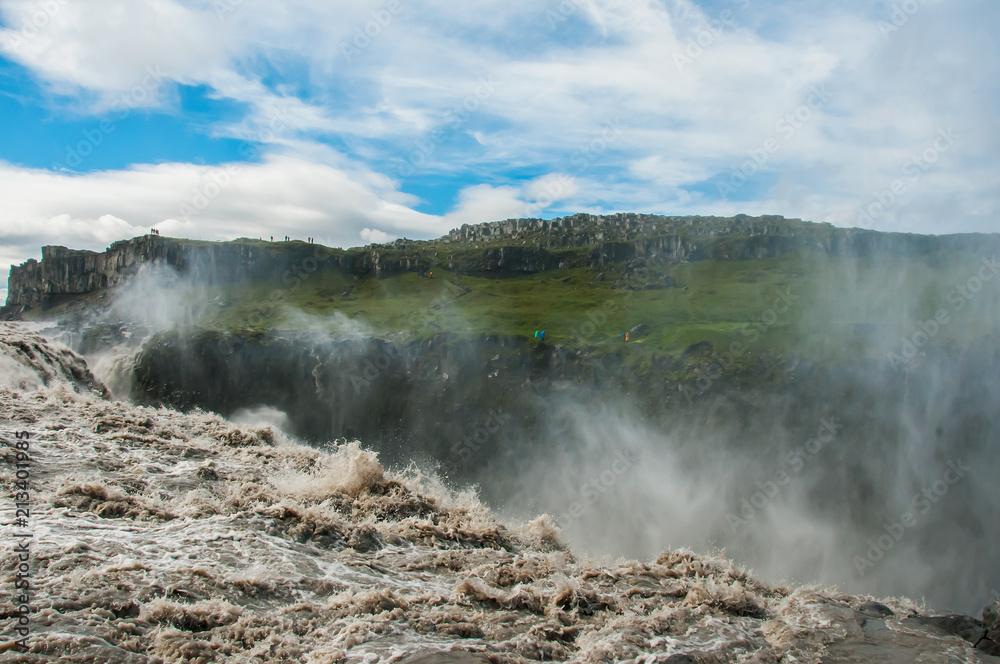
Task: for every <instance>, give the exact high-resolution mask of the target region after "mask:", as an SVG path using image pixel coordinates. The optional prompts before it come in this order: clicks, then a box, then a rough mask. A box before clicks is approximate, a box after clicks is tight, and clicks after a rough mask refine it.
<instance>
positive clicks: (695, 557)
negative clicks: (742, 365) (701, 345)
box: [0, 324, 1000, 664]
mask: <svg viewBox="0 0 1000 664" xmlns="http://www.w3.org/2000/svg"><path fill="white" fill-rule="evenodd" d="M107 394H108V392H107V390H106V388H105V387H104V386H103V385H102V384H100V383H99V382H98V381H96V380H95V379H94V378H93V375H92V374H91V373H90V371H89V370H88V368H87V366H86V365H85V363H84V362H83V361H82V360H81V359H80V358H79V357H77V356H75V355H74V354H73V353H71V352H70V351H68V350H67V349H65V348H62V347H59V346H57V345H55V344H52V343H49V342H47V341H46V340H44V339H43V338H42V337H40V336H38V335H37V334H34V333H32V332H30V331H27V330H26V329H24V328H20V327H17V326H15V325H7V324H5V325H3V326H2V327H0V442H2V444H3V452H4V458H5V463H4V464H3V467H2V473H3V477H2V482H3V492H2V497H0V500H3V502H4V504H3V505H2V507H0V513H2V515H3V517H2V523H3V525H2V538H0V554H2V560H3V572H2V577H0V586H2V591H0V620H2V621H3V623H4V624H3V627H2V629H3V632H2V633H3V641H2V642H0V662H56V661H58V662H107V663H123V664H124V663H130V664H131V663H140V662H280V661H287V662H310V663H317V664H318V663H326V662H330V663H333V662H350V663H353V662H366V663H369V662H377V661H390V662H407V663H414V662H487V661H490V662H526V661H574V662H595V663H596V662H636V663H644V664H651V663H652V662H673V663H675V664H678V663H683V662H698V663H701V662H759V663H764V662H826V663H831V664H833V663H841V662H843V663H847V662H859V661H881V662H901V663H902V662H907V663H909V662H989V661H1000V659H994V658H993V657H991V656H989V655H987V654H986V649H988V648H990V647H995V646H994V645H993V642H992V641H991V640H990V639H989V638H988V636H990V635H992V636H994V637H995V636H997V631H996V630H997V628H998V626H997V625H996V624H995V619H996V613H995V611H994V612H993V613H989V611H988V612H987V615H986V616H985V617H986V619H987V622H988V623H989V622H990V621H991V620H992V621H993V623H992V624H986V625H985V626H984V625H983V623H981V622H978V621H977V620H975V619H972V618H967V617H962V616H935V614H934V612H933V611H932V608H928V607H924V606H919V605H917V604H915V603H914V602H912V601H910V600H907V599H901V598H874V597H861V596H851V595H846V594H843V593H840V592H837V591H836V590H833V589H827V588H821V587H784V586H776V585H770V584H766V583H762V582H760V581H758V580H756V579H754V578H753V577H752V576H751V575H750V574H749V573H748V572H747V571H746V570H744V569H741V568H740V567H738V566H737V565H735V564H733V563H732V562H731V561H729V560H726V559H724V558H721V557H711V556H705V555H699V554H695V553H692V552H690V551H684V550H680V551H664V552H662V553H661V554H660V555H659V556H658V557H656V558H655V559H653V560H646V561H637V560H624V559H619V560H615V561H609V560H599V561H594V560H589V559H586V558H584V557H581V556H579V555H574V552H573V551H571V550H570V549H568V548H567V546H566V545H565V544H563V543H562V540H561V535H560V533H559V532H558V530H557V529H556V528H555V526H554V523H553V520H552V519H550V518H549V517H547V516H539V517H538V518H536V519H534V520H532V521H528V522H525V523H517V524H513V523H502V522H500V521H499V520H498V519H497V518H496V517H495V516H494V515H493V514H492V513H491V512H490V510H489V509H488V508H487V507H485V506H484V505H483V504H482V503H481V502H480V501H479V499H478V497H477V496H476V494H475V493H473V492H468V491H467V492H456V491H455V490H453V489H449V488H448V487H446V486H445V484H444V483H442V481H440V480H439V479H438V478H437V477H436V476H435V475H434V474H433V473H427V472H423V471H422V470H421V469H420V468H419V467H417V466H410V467H409V468H407V469H404V470H401V471H398V472H390V471H389V470H387V469H386V468H384V467H383V466H382V465H381V464H380V462H379V459H378V457H377V456H376V455H375V454H374V453H372V452H370V451H366V450H365V449H364V446H363V444H362V443H358V442H353V443H341V444H331V445H329V446H327V447H325V448H323V449H318V448H316V447H310V446H305V445H302V444H300V443H299V442H297V441H295V440H292V439H289V438H288V437H287V436H285V435H284V434H282V433H281V432H280V430H277V429H275V428H272V427H262V426H240V425H237V424H235V423H233V422H231V421H227V420H225V419H223V418H221V417H219V416H216V415H213V414H208V413H202V412H197V411H196V412H193V413H188V414H184V413H180V412H177V411H173V410H169V409H164V408H159V409H155V408H145V407H136V406H133V405H130V404H129V403H126V402H123V401H115V400H112V399H110V398H109V397H108V396H107ZM19 472H20V475H19V474H18V473H19ZM17 503H23V504H25V505H24V506H22V507H21V509H23V510H24V512H22V513H21V514H20V515H18V514H17V513H16V509H15V508H16V507H17ZM25 514H26V515H27V516H24V515H25ZM17 516H20V518H23V520H22V521H19V520H18V518H17ZM28 535H30V537H28ZM21 586H28V588H22V587H21ZM24 597H27V599H28V601H27V602H26V603H24V602H22V598H24ZM22 604H24V605H25V606H26V607H27V608H26V609H24V608H22ZM990 630H992V631H990ZM977 643H978V646H979V647H978V649H977V648H976V647H975V646H976V644H977Z"/></svg>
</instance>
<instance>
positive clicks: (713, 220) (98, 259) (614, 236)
mask: <svg viewBox="0 0 1000 664" xmlns="http://www.w3.org/2000/svg"><path fill="white" fill-rule="evenodd" d="M940 248H954V249H970V248H977V249H980V250H983V249H984V248H985V249H986V250H991V248H992V250H996V249H1000V235H996V234H994V235H948V236H928V235H908V234H899V233H879V232H875V231H868V230H863V229H845V228H834V227H833V226H830V225H829V224H813V223H808V222H803V221H800V220H798V219H787V220H786V219H784V218H783V217H780V216H763V217H756V218H755V217H748V216H746V215H737V216H735V217H732V218H718V217H666V216H659V215H648V214H616V215H610V216H594V215H588V214H578V215H574V216H571V217H565V218H561V219H552V220H542V219H508V220H506V221H495V222H489V223H483V224H477V225H474V226H470V225H464V226H462V227H461V228H458V229H456V230H453V231H451V232H450V233H449V234H448V235H446V236H444V237H442V238H440V239H438V240H432V241H413V240H406V239H401V240H395V241H393V242H389V243H385V244H378V245H369V246H366V247H359V248H354V249H348V250H339V249H329V248H327V247H323V246H320V245H313V244H307V243H305V242H298V241H292V242H277V243H274V242H270V243H268V242H260V241H256V240H247V239H245V238H244V239H241V240H236V241H233V242H194V241H189V240H178V239H172V238H168V237H161V236H158V235H146V236H142V237H135V238H132V239H130V240H122V241H120V242H115V243H114V244H112V245H111V246H110V247H109V248H108V249H107V250H106V251H104V252H101V253H97V252H92V251H78V250H73V249H67V248H66V247H58V246H46V247H43V248H42V260H41V261H36V260H34V259H31V260H28V261H27V262H25V263H23V264H21V265H20V266H15V267H12V268H11V272H10V277H9V281H8V295H7V304H6V306H5V307H3V309H2V310H0V318H3V319H12V318H16V317H17V316H19V315H20V314H22V313H24V312H25V311H27V310H30V309H33V308H36V307H42V308H46V307H48V306H51V305H53V304H57V303H59V302H61V301H63V300H64V299H66V298H67V297H72V296H77V295H83V294H87V293H92V292H95V291H100V290H103V289H106V288H110V287H113V286H116V285H118V284H121V283H123V282H124V281H126V280H128V279H129V278H130V277H132V276H133V275H135V274H136V273H137V272H138V270H139V268H140V267H141V266H142V265H144V264H149V263H160V264H165V265H169V266H171V267H173V268H175V269H177V270H178V271H179V272H181V273H189V272H199V273H200V276H202V277H203V278H205V279H206V280H208V281H211V280H216V281H231V280H241V279H243V280H249V279H259V278H290V277H291V276H292V275H293V274H295V273H296V272H297V271H312V270H315V269H318V268H321V267H329V266H334V267H336V268H337V269H339V270H341V271H342V272H344V273H345V274H353V275H358V276H363V275H371V276H375V277H378V278H384V277H388V276H392V275H395V274H399V273H401V272H407V271H419V272H423V271H425V270H428V269H432V268H433V266H434V265H443V266H444V267H447V268H448V269H450V270H453V271H455V272H457V273H459V274H467V275H476V276H484V275H489V276H496V277H497V278H501V277H506V276H514V275H518V274H531V273H536V272H542V271H545V270H552V269H557V268H571V267H580V266H591V267H593V266H603V265H607V264H612V263H616V262H621V261H626V260H632V259H644V260H652V261H660V262H667V263H678V262H684V261H699V260H706V259H715V260H750V259H759V258H768V257H773V256H779V255H782V254H786V253H789V252H793V251H796V250H800V249H813V250H819V251H823V252H825V253H827V254H830V255H834V256H865V255H871V254H878V253H885V254H905V255H913V254H921V253H926V252H929V251H932V250H935V249H940Z"/></svg>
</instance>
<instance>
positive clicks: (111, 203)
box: [0, 0, 1000, 271]
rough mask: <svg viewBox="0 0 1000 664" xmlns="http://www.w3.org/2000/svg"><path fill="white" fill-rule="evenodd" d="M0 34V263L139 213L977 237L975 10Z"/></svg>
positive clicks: (186, 16) (287, 222) (990, 72)
mask: <svg viewBox="0 0 1000 664" xmlns="http://www.w3.org/2000/svg"><path fill="white" fill-rule="evenodd" d="M0 26H2V27H0V123H2V126H3V131H2V132H0V197H2V199H3V200H4V205H3V206H2V208H0V270H4V271H6V268H7V266H8V265H9V264H11V263H19V262H21V261H23V260H25V259H27V258H29V257H37V256H38V255H39V247H40V246H41V245H42V244H62V245H67V246H72V247H78V248H89V249H101V248H103V247H105V246H107V244H109V243H110V242H112V241H114V240H117V239H122V238H126V237H131V236H134V235H137V234H141V233H143V232H145V231H146V229H148V228H149V227H151V226H156V227H157V228H159V229H160V230H161V232H162V233H163V234H167V235H176V236H183V237H200V238H206V239H231V238H234V237H238V236H243V235H245V236H265V237H266V236H269V235H275V236H283V235H286V234H287V235H291V236H293V237H301V238H305V237H307V236H314V237H316V238H317V239H318V240H319V241H322V242H325V243H328V244H332V245H338V246H354V245H358V244H364V243H367V242H369V241H381V240H385V239H389V238H392V237H399V236H406V237H436V236H438V235H441V234H443V233H446V232H447V231H448V230H449V229H450V228H453V227H455V226H458V225H460V224H462V223H475V222H480V221H489V220H494V219H505V218H509V217H521V216H539V217H554V216H559V215H563V214H571V213H575V212H579V211H589V212H595V213H603V212H615V211H641V212H656V213H664V214H719V215H731V214H736V213H741V212H742V213H748V214H783V215H785V216H787V217H800V218H804V219H809V220H813V221H828V222H830V223H833V224H836V225H840V226H856V225H864V226H867V227H871V228H877V229H881V230H893V231H908V232H920V233H951V232H965V231H977V232H994V231H995V230H997V223H996V212H997V198H998V194H1000V167H998V160H997V158H996V157H997V155H998V154H1000V130H998V128H997V123H996V122H995V109H996V107H997V103H998V101H1000V76H998V74H1000V71H998V69H1000V68H998V55H1000V47H997V46H996V40H995V35H996V34H998V32H1000V5H997V3H995V2H993V1H987V0H906V1H905V2H902V1H897V2H871V1H868V2H861V1H860V0H858V1H855V0H845V1H843V2H839V3H829V2H818V1H813V0H789V1H780V0H778V1H772V2H767V3H765V2H763V1H762V0H703V1H701V2H692V1H689V0H559V1H555V0H553V1H549V0H531V1H529V0H505V1H504V2H497V1H494V0H468V1H467V2H464V3H462V4H460V5H456V4H455V3H450V2H443V1H439V0H424V1H419V2H418V1H417V0H373V1H369V0H351V1H350V2H346V1H341V0H289V1H286V2H282V3H280V4H278V3H273V2H267V1H265V0H0ZM942 137H947V140H946V139H945V138H942ZM894 187H895V188H896V190H897V191H903V193H901V194H898V195H897V194H893V195H892V200H891V201H890V202H888V203H886V204H884V205H883V204H882V203H880V202H879V201H880V200H881V201H883V202H884V201H888V198H887V193H886V192H891V191H892V190H893V188H894ZM865 210H868V211H870V212H871V214H869V215H867V216H865V215H863V214H862V212H863V211H865Z"/></svg>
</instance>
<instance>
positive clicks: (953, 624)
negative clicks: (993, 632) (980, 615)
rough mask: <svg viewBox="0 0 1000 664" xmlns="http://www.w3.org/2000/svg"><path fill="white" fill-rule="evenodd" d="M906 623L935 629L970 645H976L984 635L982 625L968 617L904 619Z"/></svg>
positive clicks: (984, 631)
mask: <svg viewBox="0 0 1000 664" xmlns="http://www.w3.org/2000/svg"><path fill="white" fill-rule="evenodd" d="M906 621H912V622H915V623H918V624H920V625H925V626H927V627H935V628H937V629H939V630H941V631H942V632H945V633H946V634H951V635H953V636H959V637H961V638H963V639H965V640H966V641H968V642H969V643H972V644H976V643H978V642H979V641H980V639H982V638H983V636H984V635H985V634H986V630H985V629H984V628H983V623H981V622H980V621H978V620H976V619H975V618H970V617H969V616H961V615H951V616H915V617H913V618H906Z"/></svg>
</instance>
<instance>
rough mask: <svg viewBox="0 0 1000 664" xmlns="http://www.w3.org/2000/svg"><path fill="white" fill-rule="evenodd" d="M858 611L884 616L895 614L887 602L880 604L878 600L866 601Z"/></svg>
mask: <svg viewBox="0 0 1000 664" xmlns="http://www.w3.org/2000/svg"><path fill="white" fill-rule="evenodd" d="M858 611H860V612H861V613H864V614H867V615H869V616H884V617H887V618H888V617H890V616H893V615H895V614H894V613H893V612H892V609H890V608H889V607H888V606H886V605H885V604H879V603H878V602H865V603H864V604H862V605H861V606H859V607H858Z"/></svg>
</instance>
